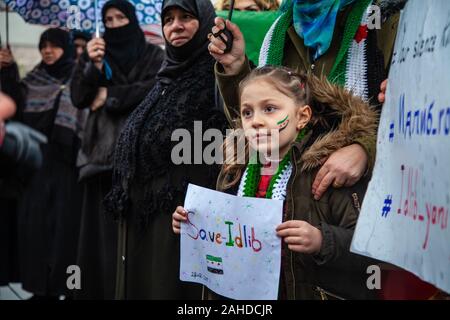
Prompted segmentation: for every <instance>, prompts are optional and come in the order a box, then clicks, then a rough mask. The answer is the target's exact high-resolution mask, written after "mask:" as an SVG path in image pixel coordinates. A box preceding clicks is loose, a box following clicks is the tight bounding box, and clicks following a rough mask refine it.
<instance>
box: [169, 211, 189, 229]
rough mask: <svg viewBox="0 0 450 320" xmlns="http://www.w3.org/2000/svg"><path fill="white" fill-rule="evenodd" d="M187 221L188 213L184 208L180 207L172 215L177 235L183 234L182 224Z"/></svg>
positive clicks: (173, 227)
mask: <svg viewBox="0 0 450 320" xmlns="http://www.w3.org/2000/svg"><path fill="white" fill-rule="evenodd" d="M186 221H187V212H186V210H184V208H183V207H181V206H178V207H177V208H176V209H175V212H174V213H173V214H172V230H173V232H174V233H175V234H180V233H181V223H182V222H186Z"/></svg>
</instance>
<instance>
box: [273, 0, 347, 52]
mask: <svg viewBox="0 0 450 320" xmlns="http://www.w3.org/2000/svg"><path fill="white" fill-rule="evenodd" d="M354 1H355V0H286V1H284V2H283V4H282V6H281V8H280V10H281V11H282V12H284V11H287V10H289V9H290V8H292V9H293V10H292V12H293V22H294V28H295V31H296V32H297V34H298V35H299V37H301V38H302V39H303V40H304V43H305V45H306V46H307V47H309V48H311V49H313V58H314V60H316V59H317V58H319V57H320V56H321V55H323V54H324V53H325V52H326V51H327V50H328V48H329V47H330V44H331V39H332V38H333V32H334V26H335V24H336V17H337V14H338V12H339V11H340V10H342V9H343V8H344V7H346V6H347V5H349V4H351V3H353V2H354Z"/></svg>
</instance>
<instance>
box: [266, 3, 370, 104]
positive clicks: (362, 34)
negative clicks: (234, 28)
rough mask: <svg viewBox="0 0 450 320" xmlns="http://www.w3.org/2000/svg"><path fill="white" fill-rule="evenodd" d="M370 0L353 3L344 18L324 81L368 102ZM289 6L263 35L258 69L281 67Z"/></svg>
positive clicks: (289, 19)
mask: <svg viewBox="0 0 450 320" xmlns="http://www.w3.org/2000/svg"><path fill="white" fill-rule="evenodd" d="M371 4H372V0H360V1H357V2H355V3H354V5H353V8H352V10H351V12H350V14H349V16H348V17H347V21H346V24H345V29H344V36H343V39H342V42H341V46H340V49H339V51H338V54H337V56H336V60H335V62H334V65H333V67H332V70H331V72H330V74H329V75H328V80H330V81H331V82H332V83H335V84H338V85H341V86H344V87H345V88H346V89H348V90H351V91H353V93H354V94H356V95H358V96H360V97H362V98H363V99H365V100H367V99H368V84H367V33H368V29H367V20H368V14H369V8H370V7H369V6H370V5H371ZM293 20H294V19H293V6H289V8H287V10H286V11H285V12H283V11H281V15H280V16H279V17H278V18H277V20H276V21H275V22H274V23H273V25H272V26H271V28H270V29H269V31H268V32H267V34H266V37H265V39H264V42H263V44H262V47H261V51H260V56H259V66H264V65H282V63H283V55H284V45H285V41H286V34H287V30H288V29H289V27H290V26H291V25H292V24H293Z"/></svg>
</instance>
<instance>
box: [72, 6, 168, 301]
mask: <svg viewBox="0 0 450 320" xmlns="http://www.w3.org/2000/svg"><path fill="white" fill-rule="evenodd" d="M102 20H103V23H104V25H105V33H104V35H103V38H94V39H92V40H90V41H89V42H88V44H87V51H86V52H85V53H84V54H83V55H82V56H81V58H80V61H79V62H78V65H77V67H76V70H75V75H74V79H73V81H72V101H73V103H74V104H75V106H76V107H78V108H89V109H90V113H89V118H88V122H87V125H86V130H85V133H84V138H83V142H82V148H81V152H80V157H79V161H78V165H79V166H80V167H81V169H80V181H81V183H82V185H83V186H84V195H83V206H82V220H81V230H80V244H79V253H78V261H77V263H78V265H79V266H80V268H81V270H83V277H82V284H81V288H82V289H81V290H79V291H77V297H79V298H82V299H112V298H114V287H115V280H114V279H115V275H116V271H115V269H116V268H115V264H116V257H117V225H116V224H115V223H114V221H112V219H107V218H106V217H105V215H104V209H103V206H102V201H103V198H104V197H105V195H106V193H107V192H108V190H109V189H110V188H111V173H112V162H113V155H114V149H115V145H116V140H117V138H118V136H119V133H120V131H121V130H122V127H123V125H124V123H125V121H126V119H127V117H128V116H129V115H130V114H131V113H132V112H133V110H134V109H135V108H136V107H137V106H138V105H139V103H140V102H141V101H142V100H143V99H144V97H145V96H146V94H147V93H148V92H149V91H150V90H152V88H153V86H154V84H155V75H156V73H157V71H158V70H159V69H160V67H161V62H162V60H163V54H164V53H163V51H162V49H160V48H159V47H157V46H155V45H152V44H149V43H146V42H145V38H144V33H143V31H142V30H141V29H140V27H139V25H138V20H137V18H136V13H135V8H134V6H133V5H132V4H131V3H130V2H128V1H126V0H111V1H108V2H107V3H106V4H105V5H104V6H103V8H102ZM93 244H95V245H93Z"/></svg>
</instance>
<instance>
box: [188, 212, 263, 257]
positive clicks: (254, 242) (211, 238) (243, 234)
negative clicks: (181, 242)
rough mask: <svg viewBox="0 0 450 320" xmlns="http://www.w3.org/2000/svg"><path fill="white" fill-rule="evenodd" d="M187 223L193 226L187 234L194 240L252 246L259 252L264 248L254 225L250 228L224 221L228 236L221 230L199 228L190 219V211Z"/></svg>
mask: <svg viewBox="0 0 450 320" xmlns="http://www.w3.org/2000/svg"><path fill="white" fill-rule="evenodd" d="M187 223H188V224H189V225H190V226H191V227H192V228H190V230H189V231H188V232H187V235H188V236H189V237H191V238H192V239H194V240H203V241H207V242H212V243H215V244H218V245H221V244H225V245H226V246H228V247H235V246H236V247H238V248H251V249H252V250H253V251H254V252H259V251H261V249H262V243H261V241H259V240H258V239H256V236H255V228H254V227H250V228H249V227H248V226H247V225H242V226H241V224H240V223H238V224H237V225H235V224H234V223H233V222H231V221H224V223H225V225H227V229H228V230H227V231H228V234H227V236H224V235H222V234H221V233H220V232H216V231H206V230H205V229H199V228H197V226H195V225H194V224H193V223H192V222H191V221H190V220H189V213H188V220H187ZM233 226H234V227H233Z"/></svg>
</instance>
